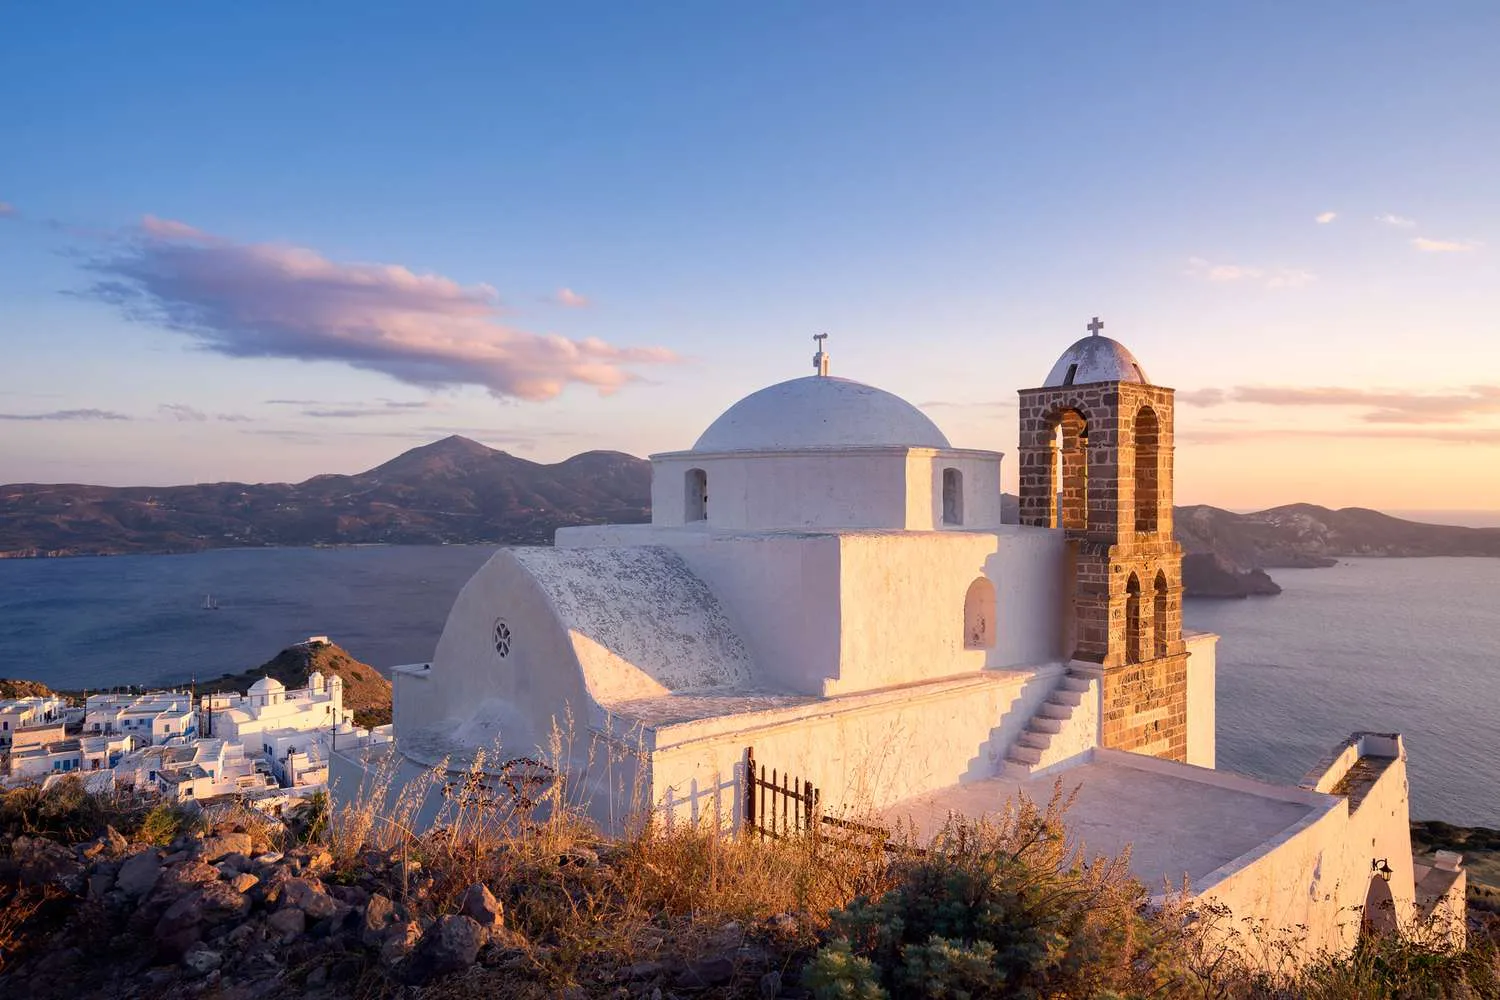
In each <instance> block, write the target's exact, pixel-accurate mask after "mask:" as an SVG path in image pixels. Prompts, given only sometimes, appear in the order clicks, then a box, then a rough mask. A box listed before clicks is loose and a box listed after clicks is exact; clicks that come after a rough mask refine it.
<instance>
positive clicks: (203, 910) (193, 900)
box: [156, 882, 250, 938]
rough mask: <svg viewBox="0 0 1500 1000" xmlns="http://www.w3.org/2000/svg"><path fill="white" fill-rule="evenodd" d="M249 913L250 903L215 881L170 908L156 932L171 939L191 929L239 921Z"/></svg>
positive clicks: (184, 897)
mask: <svg viewBox="0 0 1500 1000" xmlns="http://www.w3.org/2000/svg"><path fill="white" fill-rule="evenodd" d="M249 912H250V900H249V898H248V897H246V896H245V895H244V894H243V893H238V892H235V891H234V889H233V888H232V887H230V886H227V885H225V884H224V883H223V882H212V883H210V884H208V885H205V886H203V887H201V888H199V889H198V890H196V891H195V892H190V893H187V894H186V895H184V896H182V897H180V898H179V899H178V900H177V901H176V902H175V903H173V904H172V905H171V906H169V907H167V912H166V913H163V914H162V917H161V920H160V921H158V922H157V925H156V933H157V936H158V937H159V938H160V937H171V936H173V935H175V934H177V933H178V932H180V931H184V930H187V929H189V928H199V929H202V928H206V927H212V926H216V925H218V924H222V923H225V922H227V921H230V920H240V919H242V918H243V917H244V916H245V915H246V914H248V913H249Z"/></svg>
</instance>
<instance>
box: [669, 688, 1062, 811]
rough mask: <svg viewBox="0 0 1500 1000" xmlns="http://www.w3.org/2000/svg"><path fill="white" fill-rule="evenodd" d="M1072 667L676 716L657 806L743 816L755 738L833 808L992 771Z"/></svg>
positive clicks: (763, 755)
mask: <svg viewBox="0 0 1500 1000" xmlns="http://www.w3.org/2000/svg"><path fill="white" fill-rule="evenodd" d="M1062 669H1063V668H1062V667H1061V666H1060V665H1058V666H1052V667H1049V668H1046V669H1043V670H1040V671H1036V672H1032V673H1024V672H1014V673H1011V672H1005V673H1000V672H986V673H983V674H980V675H977V676H975V677H970V678H963V679H960V680H953V681H948V682H934V683H931V684H926V685H912V686H908V687H904V688H899V689H896V690H891V691H881V692H877V693H873V694H864V695H850V696H846V697H842V698H835V699H832V700H830V701H828V702H824V703H818V704H816V705H812V706H805V707H803V708H800V709H796V710H780V711H776V712H767V713H764V714H763V715H761V716H750V717H746V718H741V719H737V720H735V722H734V727H733V728H731V729H729V730H728V731H724V732H712V731H708V732H705V731H704V730H705V729H708V728H711V727H703V726H692V725H687V726H682V727H667V728H665V729H663V730H662V731H660V732H658V734H657V749H656V751H655V753H654V754H653V756H652V761H651V779H652V780H651V783H652V788H653V792H654V795H655V798H656V801H657V804H658V806H659V807H660V808H662V809H663V810H664V811H665V812H667V813H668V814H669V815H673V816H675V817H677V818H679V819H690V818H697V817H702V816H705V815H713V814H714V813H715V811H717V814H718V815H719V816H720V817H721V818H722V819H724V820H725V821H726V822H731V821H734V822H737V821H738V819H737V818H738V817H739V816H740V809H741V808H742V802H741V800H740V798H739V795H740V787H741V786H740V784H739V782H738V779H739V778H740V776H741V774H742V766H743V763H744V753H745V748H746V747H747V746H753V747H754V748H755V756H756V759H757V761H758V762H760V763H763V764H765V765H766V767H767V768H768V769H769V768H776V769H778V770H779V771H781V772H782V773H790V774H792V775H793V776H794V777H796V778H798V779H805V780H808V781H811V782H812V783H813V784H814V785H815V786H817V787H818V788H819V789H820V792H821V795H822V803H823V807H824V811H825V812H827V813H829V814H834V815H837V814H839V813H841V812H847V813H851V814H860V813H866V812H873V811H875V810H878V809H880V808H882V807H884V806H887V805H889V804H891V803H894V802H899V801H901V800H903V799H906V798H910V797H911V796H914V795H921V794H923V793H926V792H930V791H934V790H936V789H939V788H946V787H948V786H950V785H954V784H960V783H966V782H970V781H979V780H984V779H987V778H991V777H994V776H995V774H996V772H997V770H998V768H999V767H1000V765H1001V763H1002V761H1003V759H1004V756H1005V751H1006V750H1007V749H1008V748H1009V747H1010V745H1011V743H1012V742H1013V741H1014V740H1015V739H1016V737H1017V736H1019V735H1020V732H1021V730H1022V729H1023V728H1024V727H1025V725H1026V723H1027V721H1028V720H1029V719H1030V718H1031V716H1032V714H1033V713H1034V712H1035V711H1036V710H1037V707H1038V706H1039V705H1040V704H1041V702H1042V701H1043V700H1044V699H1045V698H1046V696H1047V694H1048V692H1050V691H1051V690H1052V687H1053V685H1054V684H1055V683H1056V680H1057V677H1058V675H1059V674H1060V673H1061V671H1062ZM679 734H681V737H682V738H680V739H679V738H678V736H679Z"/></svg>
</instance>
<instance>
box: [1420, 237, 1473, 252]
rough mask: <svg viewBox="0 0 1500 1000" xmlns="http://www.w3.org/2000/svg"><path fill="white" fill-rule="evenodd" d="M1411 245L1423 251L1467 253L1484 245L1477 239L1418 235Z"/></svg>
mask: <svg viewBox="0 0 1500 1000" xmlns="http://www.w3.org/2000/svg"><path fill="white" fill-rule="evenodd" d="M1411 245H1412V246H1414V247H1416V248H1417V249H1418V250H1420V251H1422V252H1423V253H1468V252H1470V251H1471V250H1478V249H1479V248H1480V247H1482V246H1484V244H1483V243H1480V242H1479V241H1478V240H1430V239H1428V238H1427V237H1425V236H1418V237H1417V238H1416V239H1414V240H1412V241H1411Z"/></svg>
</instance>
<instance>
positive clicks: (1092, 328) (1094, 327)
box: [1088, 316, 1104, 337]
mask: <svg viewBox="0 0 1500 1000" xmlns="http://www.w3.org/2000/svg"><path fill="white" fill-rule="evenodd" d="M1102 329H1104V324H1103V323H1102V322H1100V321H1099V317H1098V316H1095V317H1094V321H1093V322H1092V323H1090V324H1089V325H1088V330H1089V332H1090V333H1092V334H1093V335H1094V336H1096V337H1097V336H1099V331H1100V330H1102Z"/></svg>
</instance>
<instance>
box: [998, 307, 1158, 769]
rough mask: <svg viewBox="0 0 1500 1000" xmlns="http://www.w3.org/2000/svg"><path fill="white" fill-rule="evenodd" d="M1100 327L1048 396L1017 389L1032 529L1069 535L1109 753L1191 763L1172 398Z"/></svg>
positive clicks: (1079, 641) (1062, 362)
mask: <svg viewBox="0 0 1500 1000" xmlns="http://www.w3.org/2000/svg"><path fill="white" fill-rule="evenodd" d="M1103 326H1104V324H1103V323H1101V322H1099V319H1098V317H1095V318H1094V321H1093V322H1092V323H1090V324H1089V327H1088V328H1089V330H1090V336H1088V337H1085V338H1083V339H1082V340H1080V341H1078V342H1077V343H1075V344H1074V345H1073V346H1072V347H1069V348H1068V349H1067V351H1065V352H1064V353H1063V356H1062V357H1061V358H1060V359H1059V360H1058V362H1057V364H1056V365H1054V366H1053V368H1052V371H1051V373H1050V374H1049V375H1048V376H1047V381H1046V383H1045V385H1043V386H1042V387H1041V388H1038V389H1022V390H1021V391H1020V396H1021V400H1020V405H1021V440H1020V454H1019V457H1020V471H1021V488H1020V507H1021V523H1022V524H1029V525H1033V526H1037V527H1044V528H1061V529H1063V531H1064V532H1065V533H1066V535H1067V538H1068V542H1069V548H1070V549H1071V550H1072V553H1073V557H1074V583H1073V595H1074V596H1073V600H1074V630H1075V635H1076V638H1075V649H1074V653H1073V656H1074V659H1075V660H1081V661H1084V662H1086V663H1092V664H1098V669H1099V670H1100V672H1101V675H1102V678H1103V680H1102V687H1103V705H1102V717H1101V719H1100V729H1101V732H1100V742H1101V745H1103V746H1105V747H1109V748H1112V749H1116V750H1130V751H1134V752H1137V753H1143V754H1151V755H1153V756H1157V757H1167V758H1170V759H1172V760H1186V759H1187V651H1186V648H1185V646H1184V644H1183V639H1182V548H1181V546H1179V545H1178V544H1177V543H1176V541H1175V540H1174V539H1173V537H1172V418H1173V391H1172V390H1171V389H1167V388H1163V387H1161V386H1155V385H1152V384H1151V383H1150V382H1149V381H1148V380H1147V378H1146V373H1145V371H1144V370H1143V369H1142V368H1141V366H1140V363H1139V362H1137V361H1136V359H1135V357H1134V356H1133V355H1132V354H1131V353H1130V352H1129V351H1128V350H1126V349H1125V347H1124V345H1122V344H1120V343H1118V342H1116V341H1114V340H1111V339H1110V338H1108V337H1102V336H1100V335H1099V330H1100V329H1101V328H1102V327H1103Z"/></svg>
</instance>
